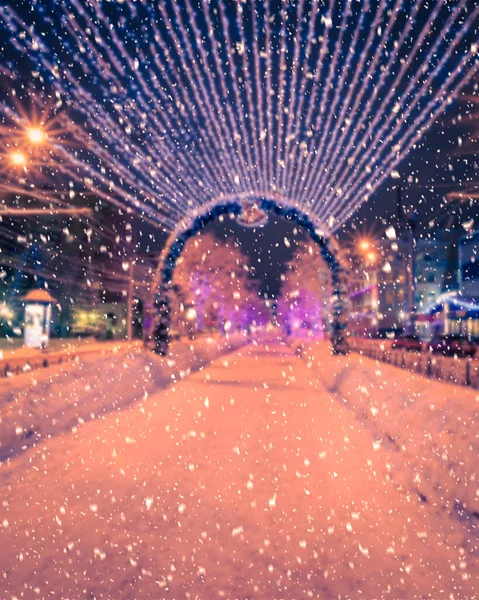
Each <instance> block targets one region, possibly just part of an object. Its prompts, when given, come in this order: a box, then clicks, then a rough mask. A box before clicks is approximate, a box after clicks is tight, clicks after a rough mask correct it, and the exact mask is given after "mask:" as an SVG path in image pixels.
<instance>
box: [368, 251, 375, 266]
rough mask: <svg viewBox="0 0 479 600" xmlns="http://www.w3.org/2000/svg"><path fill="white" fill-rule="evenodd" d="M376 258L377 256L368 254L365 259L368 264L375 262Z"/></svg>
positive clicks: (371, 253)
mask: <svg viewBox="0 0 479 600" xmlns="http://www.w3.org/2000/svg"><path fill="white" fill-rule="evenodd" d="M376 258H377V256H376V253H375V252H368V255H367V259H368V260H369V262H372V263H373V262H376Z"/></svg>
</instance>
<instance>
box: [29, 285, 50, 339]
mask: <svg viewBox="0 0 479 600" xmlns="http://www.w3.org/2000/svg"><path fill="white" fill-rule="evenodd" d="M23 302H24V304H25V326H24V343H25V346H27V347H28V348H46V347H47V346H48V340H49V337H50V322H51V318H52V304H53V303H54V302H55V298H53V297H52V296H51V295H50V293H49V292H48V291H47V290H42V289H35V290H30V291H29V292H28V294H27V295H26V296H25V297H24V298H23Z"/></svg>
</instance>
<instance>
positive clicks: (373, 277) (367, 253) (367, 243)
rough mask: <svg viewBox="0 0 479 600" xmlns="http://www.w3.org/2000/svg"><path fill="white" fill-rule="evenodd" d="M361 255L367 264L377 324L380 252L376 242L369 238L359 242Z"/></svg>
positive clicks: (372, 306)
mask: <svg viewBox="0 0 479 600" xmlns="http://www.w3.org/2000/svg"><path fill="white" fill-rule="evenodd" d="M358 248H359V250H360V255H361V258H362V260H363V263H364V265H365V271H366V275H367V279H368V281H369V288H370V298H371V305H370V310H371V312H372V314H373V320H372V323H371V324H372V325H373V326H377V323H378V306H379V293H378V278H377V272H376V263H377V260H378V254H377V252H376V250H375V247H374V244H373V242H372V241H371V240H369V239H362V240H360V241H359V243H358Z"/></svg>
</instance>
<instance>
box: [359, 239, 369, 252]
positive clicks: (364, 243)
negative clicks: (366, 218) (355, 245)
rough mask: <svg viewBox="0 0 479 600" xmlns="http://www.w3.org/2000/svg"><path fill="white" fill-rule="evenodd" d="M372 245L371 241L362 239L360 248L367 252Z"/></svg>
mask: <svg viewBox="0 0 479 600" xmlns="http://www.w3.org/2000/svg"><path fill="white" fill-rule="evenodd" d="M370 247H371V242H370V241H369V240H361V241H360V242H359V249H360V250H362V251H363V252H365V251H366V250H369V248H370Z"/></svg>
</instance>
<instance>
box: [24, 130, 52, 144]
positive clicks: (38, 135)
mask: <svg viewBox="0 0 479 600" xmlns="http://www.w3.org/2000/svg"><path fill="white" fill-rule="evenodd" d="M27 137H28V140H29V141H30V142H31V143H32V144H36V145H38V144H43V142H44V141H45V139H46V137H47V136H46V134H45V132H44V131H43V129H41V128H40V127H29V128H28V129H27Z"/></svg>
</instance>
